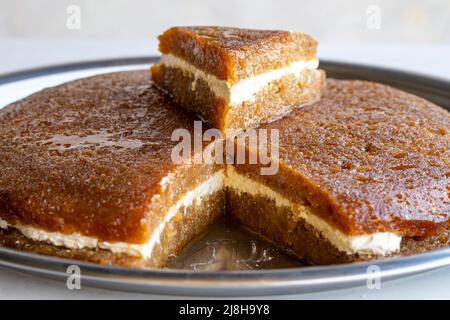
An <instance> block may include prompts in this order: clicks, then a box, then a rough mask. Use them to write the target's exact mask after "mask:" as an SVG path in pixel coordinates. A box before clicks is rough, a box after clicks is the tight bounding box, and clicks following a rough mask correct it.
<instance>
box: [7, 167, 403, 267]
mask: <svg viewBox="0 0 450 320" xmlns="http://www.w3.org/2000/svg"><path fill="white" fill-rule="evenodd" d="M224 186H227V187H229V188H233V189H234V190H236V191H238V192H241V193H244V192H245V193H248V194H251V195H253V196H263V197H266V198H269V199H271V200H273V201H275V204H276V205H277V206H284V207H288V208H289V209H290V210H292V211H293V212H294V213H296V214H297V215H298V217H299V218H302V219H304V220H305V221H306V223H308V224H310V225H311V226H312V227H314V228H315V229H316V230H317V232H319V233H320V234H322V235H323V236H324V237H325V238H326V239H327V240H328V241H329V242H330V243H331V244H332V245H333V246H335V247H336V248H337V249H338V250H340V251H342V252H345V253H347V254H355V253H359V254H374V255H387V254H390V253H394V252H398V251H399V250H400V242H401V240H402V238H401V237H400V236H398V235H396V234H394V233H390V232H378V233H372V234H367V235H355V236H349V235H346V234H344V233H343V232H342V231H340V230H338V229H336V228H334V227H332V226H331V225H330V224H329V223H327V222H326V221H324V220H323V219H321V218H320V217H318V216H316V215H314V214H310V213H308V209H307V208H305V207H303V206H301V205H299V204H297V203H294V202H292V201H291V200H289V199H288V198H286V197H284V196H283V195H281V194H279V193H278V192H276V191H274V190H273V189H271V188H269V187H268V186H265V185H263V184H261V183H259V182H257V181H255V180H252V179H250V178H247V177H245V176H244V175H241V174H239V173H237V172H236V170H235V169H234V167H233V166H231V165H229V166H227V172H226V176H225V174H224V172H223V171H219V172H217V173H215V174H214V175H213V176H212V177H211V178H210V179H208V180H207V181H205V182H203V183H202V184H200V185H199V186H197V187H196V188H194V189H193V190H191V191H189V192H187V193H186V194H185V195H184V196H183V197H182V198H181V199H180V200H179V201H178V202H177V203H175V204H174V205H173V206H172V207H170V208H169V210H168V211H167V214H166V215H165V217H164V219H163V221H161V223H160V224H159V225H158V227H157V228H156V229H155V230H153V232H152V236H151V238H150V239H149V240H148V241H147V242H146V243H144V244H132V243H126V242H106V241H99V240H98V239H96V238H94V237H88V236H84V235H81V234H77V233H74V234H63V233H59V232H49V231H45V230H42V229H38V228H35V227H31V226H25V225H12V224H9V223H8V222H7V221H5V220H2V219H0V228H2V229H6V228H8V227H12V228H15V229H17V230H19V231H20V232H21V233H23V234H24V235H25V236H26V237H28V238H30V239H32V240H35V241H44V242H48V243H51V244H53V245H55V246H60V247H66V248H71V249H83V248H90V249H95V248H101V249H105V250H109V251H111V252H113V253H127V254H130V255H135V256H141V257H142V258H144V259H147V258H151V256H152V253H153V249H154V248H155V247H156V245H157V244H159V242H160V239H161V235H162V233H163V232H164V228H165V227H166V225H167V223H169V222H170V221H171V220H172V219H173V218H174V217H175V216H176V215H177V213H178V211H179V210H180V208H183V207H189V206H191V205H193V204H195V205H199V204H200V203H201V201H202V200H203V198H204V197H205V196H208V195H211V194H213V193H215V192H217V191H219V190H221V189H222V188H223V187H224ZM255 214H256V213H255Z"/></svg>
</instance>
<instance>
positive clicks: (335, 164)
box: [227, 80, 450, 264]
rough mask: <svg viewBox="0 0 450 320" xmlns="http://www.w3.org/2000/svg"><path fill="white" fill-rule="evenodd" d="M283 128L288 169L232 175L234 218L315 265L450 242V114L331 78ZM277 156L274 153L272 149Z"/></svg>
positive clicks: (244, 168)
mask: <svg viewBox="0 0 450 320" xmlns="http://www.w3.org/2000/svg"><path fill="white" fill-rule="evenodd" d="M261 129H267V130H275V129H276V130H279V137H280V139H279V159H280V161H279V170H278V172H277V173H276V174H274V175H261V174H260V167H261V166H260V165H249V164H237V165H236V166H234V167H232V166H230V167H228V169H227V185H228V195H227V212H228V214H230V215H231V216H232V217H233V218H234V219H236V220H237V221H238V222H239V223H241V224H243V225H244V226H246V227H247V228H249V229H251V230H252V231H254V232H257V233H259V234H261V235H263V236H265V237H267V238H268V239H270V240H272V241H273V242H276V243H277V244H278V245H280V246H281V247H283V248H286V249H287V250H289V251H290V252H292V253H293V254H295V255H297V256H299V257H302V258H306V259H307V260H309V261H310V262H312V263H315V264H331V263H338V262H346V261H354V260H361V259H368V258H373V257H381V256H389V255H395V254H411V253H414V252H420V251H424V250H430V249H433V248H436V247H440V246H444V245H449V244H450V243H449V238H448V231H447V228H448V223H449V217H450V192H449V191H450V162H449V159H450V114H449V113H448V111H446V110H444V109H442V108H440V107H438V106H436V105H434V104H432V103H430V102H428V101H426V100H424V99H422V98H419V97H416V96H413V95H410V94H407V93H405V92H401V91H399V90H395V89H392V88H390V87H387V86H384V85H381V84H375V83H371V82H364V81H337V80H328V83H327V93H326V95H325V96H324V97H322V99H321V100H320V101H319V102H316V103H315V104H313V105H310V106H307V107H305V108H302V109H300V110H296V111H294V112H292V113H291V114H290V115H288V116H286V117H285V118H283V119H281V120H279V121H276V122H274V123H271V124H269V125H265V126H262V127H261ZM268 149H270V148H268Z"/></svg>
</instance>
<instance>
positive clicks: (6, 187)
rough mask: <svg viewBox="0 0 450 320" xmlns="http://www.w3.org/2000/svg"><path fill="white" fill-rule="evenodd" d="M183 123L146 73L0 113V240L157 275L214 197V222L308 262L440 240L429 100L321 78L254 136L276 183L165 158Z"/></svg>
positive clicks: (446, 206)
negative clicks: (274, 135)
mask: <svg viewBox="0 0 450 320" xmlns="http://www.w3.org/2000/svg"><path fill="white" fill-rule="evenodd" d="M195 119H196V118H195V117H193V116H191V115H189V114H188V113H186V112H185V111H183V110H182V109H180V108H179V107H178V106H176V105H174V104H173V103H172V102H171V101H169V100H168V98H167V97H166V96H165V95H164V94H163V93H161V92H160V91H159V90H158V89H156V88H155V86H154V84H153V83H152V82H151V80H150V77H149V75H148V72H146V71H130V72H121V73H116V74H107V75H101V76H96V77H91V78H87V79H83V80H77V81H74V82H71V83H67V84H64V85H61V86H58V87H55V88H51V89H47V90H44V91H42V92H39V93H36V94H34V95H32V96H30V97H28V98H26V99H23V100H21V101H19V102H16V103H14V104H12V105H10V106H8V107H6V108H5V109H2V110H0V172H1V175H0V245H3V246H8V247H12V248H17V249H20V250H26V251H31V252H36V253H41V254H46V255H54V256H62V257H66V258H74V259H79V260H87V261H91V262H97V263H102V264H109V265H111V264H113V265H126V266H137V267H146V266H164V265H165V263H166V261H167V257H168V256H169V255H171V254H177V253H178V252H179V250H180V249H181V248H183V247H184V246H185V244H186V243H187V242H188V241H189V240H190V239H192V237H194V236H195V235H197V234H199V233H201V232H202V231H204V230H205V229H206V228H208V226H209V225H210V224H211V223H212V222H213V221H215V220H216V219H217V218H218V217H219V216H221V215H222V213H223V212H224V211H223V208H224V205H225V199H224V196H225V192H226V193H227V194H226V196H227V199H226V210H225V212H224V213H225V218H227V219H232V220H234V221H237V222H238V223H239V224H241V225H242V226H245V227H246V228H248V229H250V230H251V231H253V232H255V233H258V234H260V235H262V236H264V237H266V238H268V239H270V240H271V241H273V242H275V243H277V244H278V245H279V246H280V247H282V248H284V249H285V250H286V251H287V252H289V253H291V254H292V255H295V256H298V257H300V258H302V259H306V260H307V261H309V262H311V263H314V264H329V263H339V262H345V261H355V260H361V259H368V258H378V257H385V256H392V255H397V254H411V253H414V252H420V251H425V250H430V249H433V248H437V247H440V246H444V245H449V237H448V230H447V228H448V221H449V216H450V193H449V191H450V189H449V188H450V181H449V180H450V164H449V159H450V133H449V128H450V115H449V113H448V112H447V111H445V110H443V109H441V108H439V107H437V106H435V105H433V104H432V103H430V102H427V101H425V100H423V99H421V98H418V97H415V96H412V95H410V94H406V93H403V92H401V91H398V90H394V89H392V88H389V87H386V86H383V85H379V84H374V83H369V82H361V81H337V80H329V82H328V90H327V93H326V95H325V96H324V97H323V98H322V99H321V101H319V102H316V103H314V104H313V105H310V106H307V107H305V108H301V109H299V110H296V111H294V112H292V113H291V114H290V115H288V116H286V117H285V118H283V119H281V120H278V121H276V122H273V123H271V124H269V125H264V126H262V127H261V128H260V129H268V130H274V129H277V130H279V137H280V140H279V159H276V160H279V171H278V172H277V173H276V174H274V175H261V170H260V167H261V165H258V164H236V165H219V164H208V165H206V164H205V165H203V164H195V163H186V164H176V163H174V161H172V160H173V159H172V156H171V153H172V151H173V149H174V146H175V144H177V142H174V141H172V139H171V136H172V133H173V130H175V129H179V128H183V129H185V130H187V131H188V132H190V133H192V131H193V127H194V120H195ZM208 146H211V144H208V145H207V144H205V148H206V147H208ZM268 149H271V148H268ZM205 150H206V149H205ZM193 156H195V154H193Z"/></svg>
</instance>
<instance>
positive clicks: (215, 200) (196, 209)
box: [0, 190, 225, 268]
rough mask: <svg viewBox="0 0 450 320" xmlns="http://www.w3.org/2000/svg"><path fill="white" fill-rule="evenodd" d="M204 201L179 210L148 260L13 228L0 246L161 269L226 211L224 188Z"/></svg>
mask: <svg viewBox="0 0 450 320" xmlns="http://www.w3.org/2000/svg"><path fill="white" fill-rule="evenodd" d="M203 200H204V201H202V202H201V203H200V204H198V205H193V206H190V207H187V208H185V207H183V208H180V209H179V212H178V214H177V216H176V218H175V219H173V220H171V221H170V222H169V223H168V225H167V227H166V228H165V229H164V232H163V235H162V239H161V241H160V243H159V244H158V245H157V247H156V248H155V252H154V254H153V255H152V258H151V259H148V260H143V259H141V258H140V257H136V256H132V255H128V254H124V253H113V252H111V251H108V250H102V249H68V248H63V247H56V246H54V245H51V244H48V243H45V242H42V241H34V240H32V239H29V238H27V237H25V236H24V235H23V234H21V233H20V232H19V231H17V230H16V229H14V228H8V229H6V230H5V229H0V246H3V247H8V248H13V249H17V250H21V251H26V252H31V253H38V254H43V255H47V256H56V257H61V258H66V259H74V260H83V261H87V262H92V263H99V264H104V265H114V266H124V267H133V268H155V267H158V268H161V267H164V266H165V265H166V263H167V260H168V259H169V257H170V256H171V255H174V254H177V253H178V252H180V250H182V249H183V248H184V246H185V245H187V243H188V242H189V241H190V240H191V239H193V238H194V237H195V236H197V235H199V234H200V233H201V232H203V231H204V230H205V229H206V228H207V227H208V226H209V225H210V224H212V223H213V222H214V221H215V220H216V219H217V218H219V217H220V215H221V214H222V213H223V209H224V207H225V192H224V190H221V191H220V192H217V193H215V194H212V195H210V196H208V197H206V198H205V199H203Z"/></svg>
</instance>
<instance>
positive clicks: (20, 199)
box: [0, 70, 224, 267]
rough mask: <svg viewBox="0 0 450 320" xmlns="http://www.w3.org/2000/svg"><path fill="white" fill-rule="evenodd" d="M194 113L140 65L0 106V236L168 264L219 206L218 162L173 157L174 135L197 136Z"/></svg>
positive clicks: (56, 249)
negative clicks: (157, 84) (179, 131)
mask: <svg viewBox="0 0 450 320" xmlns="http://www.w3.org/2000/svg"><path fill="white" fill-rule="evenodd" d="M195 120H197V121H199V120H198V118H195V117H194V116H192V115H191V114H189V113H188V112H186V111H185V110H183V109H182V108H179V107H177V106H175V105H174V104H173V103H172V102H171V100H170V99H169V98H168V97H166V96H165V95H164V94H162V93H161V91H160V90H159V89H158V88H156V87H155V85H154V84H153V83H152V82H151V81H150V75H149V74H148V71H146V70H142V71H131V72H122V73H114V74H106V75H99V76H95V77H91V78H86V79H82V80H77V81H74V82H69V83H67V84H63V85H60V86H57V87H54V88H50V89H46V90H44V91H41V92H38V93H36V94H33V95H31V96H30V97H27V98H25V99H23V100H20V101H18V102H16V103H13V104H11V105H10V106H8V107H6V108H4V109H2V110H0V172H1V175H0V245H3V246H9V247H13V248H18V249H23V250H27V251H32V252H36V253H42V254H49V255H56V256H62V257H66V258H74V259H80V260H87V261H91V262H98V263H104V264H114V265H125V266H140V267H143V266H146V267H161V266H164V265H165V263H166V260H167V258H168V256H169V255H171V254H175V253H177V252H178V251H179V250H180V249H181V248H183V247H184V245H185V244H186V243H187V242H188V241H189V240H191V239H192V237H194V236H196V235H197V234H199V233H200V232H203V231H204V229H205V228H206V227H207V226H208V225H209V224H210V223H212V222H213V221H214V220H215V219H216V218H217V217H219V216H220V215H221V214H222V209H223V206H224V190H223V176H224V170H223V169H224V168H223V166H217V165H202V164H195V163H192V164H189V163H188V162H186V164H183V163H177V162H176V161H173V159H172V150H173V149H174V146H175V145H177V142H174V141H172V140H171V135H172V133H173V132H174V130H176V129H180V128H182V129H183V130H186V132H188V133H191V134H193V132H194V121H195ZM205 147H206V145H205ZM192 156H194V154H192Z"/></svg>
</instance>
